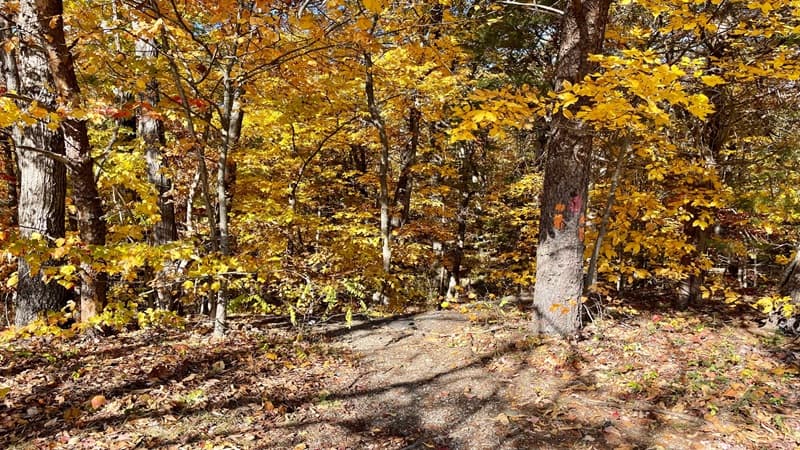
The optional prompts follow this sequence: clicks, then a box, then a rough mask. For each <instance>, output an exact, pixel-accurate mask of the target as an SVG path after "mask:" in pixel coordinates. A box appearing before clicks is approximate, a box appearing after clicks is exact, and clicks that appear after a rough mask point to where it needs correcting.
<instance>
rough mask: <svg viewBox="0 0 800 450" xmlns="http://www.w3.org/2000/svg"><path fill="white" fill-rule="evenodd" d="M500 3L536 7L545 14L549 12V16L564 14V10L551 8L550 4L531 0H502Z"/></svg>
mask: <svg viewBox="0 0 800 450" xmlns="http://www.w3.org/2000/svg"><path fill="white" fill-rule="evenodd" d="M500 3H502V4H504V5H512V6H523V7H525V8H532V9H538V10H539V11H541V12H543V13H545V14H550V15H551V16H556V17H561V16H563V15H564V11H562V10H560V9H556V8H553V7H552V6H545V5H540V4H538V3H536V2H533V3H522V2H515V1H502V2H500Z"/></svg>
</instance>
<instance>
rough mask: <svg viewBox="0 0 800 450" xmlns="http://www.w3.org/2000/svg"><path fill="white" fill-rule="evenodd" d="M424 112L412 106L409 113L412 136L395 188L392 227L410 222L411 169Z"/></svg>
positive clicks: (409, 130)
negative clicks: (394, 211)
mask: <svg viewBox="0 0 800 450" xmlns="http://www.w3.org/2000/svg"><path fill="white" fill-rule="evenodd" d="M421 118H422V113H420V111H419V110H418V109H417V108H415V107H413V106H412V107H411V110H410V111H409V113H408V132H409V133H411V138H410V139H409V141H408V145H406V148H405V149H404V151H403V155H402V161H401V167H400V176H399V177H398V178H397V186H396V187H395V190H394V202H393V203H394V205H395V209H396V210H397V212H396V214H394V215H393V217H392V227H393V228H399V227H401V226H403V225H405V224H406V222H408V215H409V212H410V211H411V190H412V186H411V183H412V179H411V169H412V168H413V167H414V164H415V163H416V161H417V148H418V147H419V122H420V120H421Z"/></svg>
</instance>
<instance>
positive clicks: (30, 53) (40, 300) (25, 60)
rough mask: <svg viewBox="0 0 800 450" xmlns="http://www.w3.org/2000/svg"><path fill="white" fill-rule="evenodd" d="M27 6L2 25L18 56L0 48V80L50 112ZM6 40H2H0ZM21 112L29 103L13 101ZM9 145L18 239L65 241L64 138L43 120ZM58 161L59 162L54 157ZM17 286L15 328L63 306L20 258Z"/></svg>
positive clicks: (44, 65)
mask: <svg viewBox="0 0 800 450" xmlns="http://www.w3.org/2000/svg"><path fill="white" fill-rule="evenodd" d="M38 12H39V11H37V9H36V5H35V4H34V3H33V2H32V1H22V2H20V3H19V9H18V14H17V15H16V17H15V18H16V23H15V27H13V28H12V27H10V26H9V25H10V24H9V23H2V24H0V25H2V28H3V34H4V35H5V34H6V33H7V32H8V30H14V31H15V32H17V33H18V37H19V46H18V48H17V51H14V50H8V49H7V48H3V50H2V53H3V62H4V63H3V69H4V78H5V81H6V84H7V87H8V88H9V90H15V91H17V93H19V94H20V95H23V96H25V97H27V98H30V99H32V100H35V101H36V102H37V103H38V104H39V105H41V106H42V107H44V108H49V109H55V107H56V93H55V91H54V89H52V87H53V84H54V83H53V78H52V75H51V74H50V73H49V71H48V58H47V54H46V52H45V50H44V48H43V47H42V45H41V42H40V39H39V36H41V28H42V26H43V25H44V26H45V27H46V26H47V22H48V21H45V22H44V24H42V23H41V22H40V20H39V15H38ZM4 37H7V36H4ZM18 104H19V107H20V109H27V108H28V106H29V105H28V104H25V103H24V102H18ZM13 141H14V146H15V148H16V152H17V163H18V164H19V172H20V180H19V206H18V220H17V222H18V224H19V229H20V236H21V237H30V236H31V235H32V234H33V233H39V234H41V235H42V236H44V237H45V239H48V240H52V239H56V238H60V237H63V236H64V232H65V224H64V213H65V210H64V205H65V195H66V183H67V175H66V167H65V166H64V161H63V155H64V134H63V132H62V131H61V129H55V130H54V129H51V128H50V127H48V124H47V123H45V122H44V121H43V120H39V121H37V122H36V123H34V124H33V125H30V126H23V125H18V126H16V127H15V128H14V131H13ZM59 157H60V158H59ZM18 272H19V281H18V284H17V291H16V296H15V306H16V317H15V319H14V322H15V324H16V325H17V326H23V325H26V324H28V323H30V322H31V321H33V320H34V319H36V318H37V316H38V315H39V314H41V313H42V312H45V311H54V310H58V309H60V308H62V307H63V306H64V305H65V304H66V298H67V297H66V295H67V291H66V289H64V288H63V287H62V286H60V285H59V284H57V283H56V282H50V283H45V282H44V281H42V278H41V275H40V274H39V273H31V267H30V265H29V264H28V262H27V260H26V259H25V258H24V257H21V258H19V265H18Z"/></svg>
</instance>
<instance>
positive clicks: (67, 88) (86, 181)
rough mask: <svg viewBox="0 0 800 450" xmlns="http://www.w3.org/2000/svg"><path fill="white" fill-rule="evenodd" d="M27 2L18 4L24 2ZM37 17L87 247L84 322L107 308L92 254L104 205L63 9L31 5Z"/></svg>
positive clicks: (100, 235)
mask: <svg viewBox="0 0 800 450" xmlns="http://www.w3.org/2000/svg"><path fill="white" fill-rule="evenodd" d="M27 3H28V2H21V4H27ZM30 3H31V5H32V6H31V8H32V9H34V11H35V14H36V22H37V25H38V30H37V31H38V36H40V42H39V43H38V44H39V45H42V46H43V47H44V48H45V50H46V53H47V63H48V64H47V69H49V72H50V75H51V76H52V79H53V86H52V88H53V89H54V90H55V92H56V93H57V94H58V96H59V98H58V102H59V103H58V107H59V110H60V112H61V114H63V118H62V119H61V129H62V130H63V132H64V142H65V150H66V156H67V167H68V169H69V171H70V174H71V177H70V184H71V187H72V199H73V203H74V204H75V207H76V209H77V221H78V231H79V232H80V237H81V240H82V241H83V243H84V244H87V245H88V246H89V255H88V256H87V258H86V260H84V261H82V262H81V285H80V301H81V304H80V308H81V320H82V321H87V320H89V319H90V318H92V317H94V316H95V315H97V314H98V313H100V312H101V311H102V310H103V307H104V306H105V304H106V290H107V286H106V284H107V276H106V274H105V272H104V271H103V270H101V269H98V268H97V267H96V265H95V264H94V262H95V261H94V259H93V257H92V254H91V252H92V250H93V248H95V247H103V246H104V245H105V243H106V221H105V217H104V211H103V202H102V199H101V197H100V193H99V192H98V191H97V180H96V179H95V175H94V158H93V157H92V146H91V144H90V143H89V132H88V129H87V121H86V119H84V118H81V117H80V115H82V114H83V113H82V112H81V108H82V106H83V105H82V98H81V90H80V86H78V78H77V77H76V76H75V64H74V61H73V58H72V53H71V52H70V50H69V48H68V47H67V42H66V38H65V36H64V17H63V16H64V6H63V4H62V1H61V0H47V1H35V0H33V1H31V2H30Z"/></svg>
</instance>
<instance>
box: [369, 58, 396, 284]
mask: <svg viewBox="0 0 800 450" xmlns="http://www.w3.org/2000/svg"><path fill="white" fill-rule="evenodd" d="M364 64H365V67H366V80H365V83H364V90H365V93H366V96H367V106H368V108H369V113H370V118H371V119H372V125H373V126H374V127H375V128H376V129H377V130H378V137H379V140H380V148H381V151H380V164H379V170H378V182H379V185H380V191H379V194H378V204H379V206H380V211H381V223H380V235H381V261H382V266H383V272H384V274H385V275H387V276H388V275H389V272H390V269H391V265H392V222H391V220H390V205H389V170H390V164H391V161H390V160H389V150H390V144H389V135H388V134H387V132H386V123H385V122H384V120H383V116H382V115H381V111H380V107H379V106H378V102H377V100H376V99H375V80H374V78H373V75H372V70H373V65H372V55H370V54H369V52H366V53H364ZM384 294H385V292H381V296H383V295H384Z"/></svg>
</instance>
